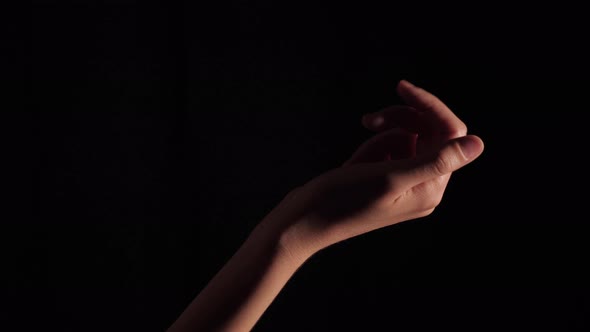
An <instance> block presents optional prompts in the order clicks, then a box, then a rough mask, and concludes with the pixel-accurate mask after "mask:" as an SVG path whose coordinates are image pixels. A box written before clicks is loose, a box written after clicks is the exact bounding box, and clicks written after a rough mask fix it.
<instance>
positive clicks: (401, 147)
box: [342, 128, 416, 166]
mask: <svg viewBox="0 0 590 332" xmlns="http://www.w3.org/2000/svg"><path fill="white" fill-rule="evenodd" d="M415 151H416V135H415V134H412V133H409V132H406V131H404V130H403V129H400V128H394V129H391V130H388V131H385V132H382V133H380V134H377V135H375V136H373V137H371V138H370V139H369V140H367V141H366V142H364V143H363V144H361V146H360V147H359V148H358V149H357V150H356V151H355V152H354V154H353V155H352V157H351V158H350V159H349V160H347V161H346V162H345V163H344V165H342V166H347V165H351V164H357V163H369V162H380V161H384V160H397V159H406V158H411V157H413V156H414V154H415Z"/></svg>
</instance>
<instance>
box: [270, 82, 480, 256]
mask: <svg viewBox="0 0 590 332" xmlns="http://www.w3.org/2000/svg"><path fill="white" fill-rule="evenodd" d="M397 91H398V93H399V95H400V96H401V97H402V99H403V100H404V102H406V103H407V104H408V105H407V106H405V105H404V106H402V105H397V106H391V107H388V108H386V109H384V110H381V111H379V112H377V113H374V114H370V115H368V116H365V117H364V118H363V124H364V125H365V126H366V127H367V128H369V129H371V130H374V131H376V132H378V134H376V135H375V136H374V137H372V138H371V139H369V140H368V141H366V142H364V143H363V144H362V145H361V146H360V147H359V148H358V149H357V150H356V152H355V153H354V154H353V155H352V157H351V158H350V159H349V160H347V161H346V162H345V163H344V164H343V165H342V166H341V167H340V168H336V169H332V170H330V171H328V172H326V173H324V174H322V175H320V176H318V177H316V178H314V179H313V180H311V181H309V182H308V183H306V184H305V185H303V186H301V187H298V188H296V189H294V190H293V191H291V192H290V193H289V194H288V195H287V196H286V197H285V198H284V199H283V201H281V203H280V204H278V205H277V206H276V207H275V209H273V210H272V211H271V213H269V214H268V215H267V217H266V218H265V220H266V221H267V222H270V223H273V224H275V225H274V226H277V224H280V227H281V229H283V230H284V231H283V232H282V234H283V236H282V240H281V242H282V245H283V246H285V247H287V249H288V251H289V252H290V253H291V254H292V255H293V256H298V258H301V259H305V258H307V257H309V256H311V255H313V253H315V252H317V251H318V250H321V249H322V248H325V247H327V246H329V245H332V244H334V243H337V242H340V241H343V240H345V239H348V238H351V237H354V236H357V235H360V234H363V233H366V232H370V231H372V230H375V229H378V228H381V227H385V226H389V225H392V224H396V223H399V222H402V221H405V220H409V219H415V218H419V217H424V216H427V215H429V214H431V213H432V212H433V211H434V209H435V208H436V207H437V206H438V204H439V203H440V202H441V199H442V197H443V193H444V190H445V188H446V185H447V183H448V181H449V178H450V174H451V173H452V172H453V171H455V170H457V169H459V168H461V167H463V166H464V165H466V164H468V163H469V162H471V161H473V160H474V159H475V158H477V157H478V156H479V155H480V154H481V153H482V151H483V142H482V140H481V139H480V138H478V137H477V136H473V135H467V127H466V126H465V124H464V123H463V122H462V121H461V120H460V119H459V118H457V117H456V116H455V115H454V114H453V112H452V111H451V110H450V109H449V108H448V107H447V106H446V105H445V104H444V103H443V102H442V101H440V100H439V99H438V98H437V97H436V96H434V95H432V94H431V93H429V92H427V91H426V90H424V89H421V88H418V87H416V86H414V85H412V84H410V83H409V82H407V81H404V80H402V81H401V82H400V83H399V84H398V87H397Z"/></svg>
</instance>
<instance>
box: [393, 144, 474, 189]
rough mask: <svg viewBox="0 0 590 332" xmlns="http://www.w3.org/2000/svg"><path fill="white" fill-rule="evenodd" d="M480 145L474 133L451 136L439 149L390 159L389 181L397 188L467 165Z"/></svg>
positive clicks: (412, 184)
mask: <svg viewBox="0 0 590 332" xmlns="http://www.w3.org/2000/svg"><path fill="white" fill-rule="evenodd" d="M483 149H484V145H483V141H482V140H481V139H480V138H479V137H477V136H474V135H467V136H463V137H459V138H455V139H452V140H450V141H448V142H447V143H446V144H445V145H443V146H442V147H441V148H440V149H437V150H435V151H431V152H429V153H426V154H423V155H419V156H417V157H416V158H414V159H407V160H403V161H398V162H390V163H389V164H390V166H389V167H390V170H389V173H391V178H392V181H393V182H394V183H395V186H396V188H398V189H399V190H407V189H409V188H412V187H414V186H416V185H418V184H420V183H423V182H426V181H429V180H432V179H434V178H437V177H441V176H443V175H446V174H450V173H451V172H454V171H456V170H457V169H459V168H461V167H463V166H465V165H467V164H468V163H470V162H472V161H473V160H474V159H476V158H477V157H478V156H479V155H480V154H481V153H482V152H483Z"/></svg>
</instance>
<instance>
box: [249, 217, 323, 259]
mask: <svg viewBox="0 0 590 332" xmlns="http://www.w3.org/2000/svg"><path fill="white" fill-rule="evenodd" d="M281 221H282V220H276V218H268V217H267V218H265V219H264V220H262V222H260V223H259V224H258V225H257V226H256V229H255V230H254V232H253V234H252V236H253V237H255V238H258V239H259V240H262V241H272V242H273V243H275V245H276V249H277V251H278V253H279V254H280V255H281V256H283V257H285V259H288V260H289V261H292V262H293V263H294V264H298V265H301V264H303V263H305V261H307V260H308V259H309V258H310V257H311V256H313V255H314V254H315V253H316V252H317V251H319V249H317V248H314V246H312V245H311V244H312V243H313V241H310V240H309V239H308V237H307V236H306V235H305V233H304V232H303V231H302V223H299V222H292V223H291V222H289V223H286V222H281Z"/></svg>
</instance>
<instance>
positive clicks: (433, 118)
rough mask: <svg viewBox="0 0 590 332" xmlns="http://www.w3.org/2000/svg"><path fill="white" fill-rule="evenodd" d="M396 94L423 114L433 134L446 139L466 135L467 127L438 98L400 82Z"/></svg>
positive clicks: (402, 81)
mask: <svg viewBox="0 0 590 332" xmlns="http://www.w3.org/2000/svg"><path fill="white" fill-rule="evenodd" d="M397 92H398V94H399V95H400V97H401V98H402V99H403V100H404V102H406V103H407V104H408V105H410V106H412V107H414V108H416V109H417V110H419V111H422V112H424V115H426V118H427V119H428V122H429V126H430V127H431V130H432V131H433V133H436V134H438V135H441V136H446V137H447V138H448V139H452V138H457V137H461V136H465V135H467V126H466V125H465V123H463V121H461V119H459V118H458V117H457V116H456V115H455V114H454V113H453V112H452V111H451V110H450V109H449V108H448V107H447V105H445V104H444V103H443V102H442V101H441V100H440V99H438V97H436V96H435V95H433V94H432V93H430V92H428V91H426V90H424V89H422V88H419V87H417V86H415V85H413V84H412V83H410V82H408V81H406V80H401V81H400V82H399V84H398V85H397Z"/></svg>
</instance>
